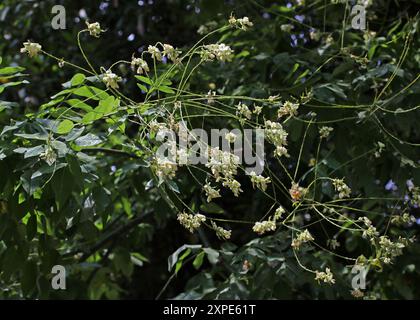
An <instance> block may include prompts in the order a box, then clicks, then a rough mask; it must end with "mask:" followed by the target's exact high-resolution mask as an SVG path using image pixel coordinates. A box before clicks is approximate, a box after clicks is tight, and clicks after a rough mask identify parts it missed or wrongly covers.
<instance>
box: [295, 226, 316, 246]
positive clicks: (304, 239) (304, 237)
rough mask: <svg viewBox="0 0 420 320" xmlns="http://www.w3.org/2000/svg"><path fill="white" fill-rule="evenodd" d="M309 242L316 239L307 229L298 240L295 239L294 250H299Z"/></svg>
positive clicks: (299, 235) (300, 234)
mask: <svg viewBox="0 0 420 320" xmlns="http://www.w3.org/2000/svg"><path fill="white" fill-rule="evenodd" d="M309 241H314V237H313V236H312V235H311V234H310V233H309V231H308V230H307V229H305V230H304V231H302V232H301V233H299V234H298V236H297V237H296V238H294V239H293V241H292V248H294V249H296V250H299V248H300V247H301V246H302V244H304V243H306V242H309Z"/></svg>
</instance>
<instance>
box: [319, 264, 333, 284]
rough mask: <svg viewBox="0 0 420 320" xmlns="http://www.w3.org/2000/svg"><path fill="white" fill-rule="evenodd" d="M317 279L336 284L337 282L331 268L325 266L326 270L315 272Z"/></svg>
mask: <svg viewBox="0 0 420 320" xmlns="http://www.w3.org/2000/svg"><path fill="white" fill-rule="evenodd" d="M315 274H316V275H315V280H316V281H318V282H320V281H322V282H324V283H328V284H334V283H335V279H334V275H333V274H332V272H331V270H330V268H325V272H323V271H316V272H315Z"/></svg>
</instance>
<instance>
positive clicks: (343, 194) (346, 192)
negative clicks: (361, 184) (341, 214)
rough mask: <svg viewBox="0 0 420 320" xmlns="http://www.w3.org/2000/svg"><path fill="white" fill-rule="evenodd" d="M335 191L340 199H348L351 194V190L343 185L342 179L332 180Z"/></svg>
mask: <svg viewBox="0 0 420 320" xmlns="http://www.w3.org/2000/svg"><path fill="white" fill-rule="evenodd" d="M332 183H333V185H334V188H335V191H337V192H338V193H339V194H338V197H339V198H340V199H344V198H348V197H350V194H351V189H350V188H349V186H348V185H346V184H345V183H344V179H333V181H332Z"/></svg>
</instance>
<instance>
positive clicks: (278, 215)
mask: <svg viewBox="0 0 420 320" xmlns="http://www.w3.org/2000/svg"><path fill="white" fill-rule="evenodd" d="M285 212H286V211H285V210H284V208H283V207H282V206H280V207H278V208H277V209H276V211H275V212H274V221H277V220H278V219H280V218H281V216H282V215H283V213H285Z"/></svg>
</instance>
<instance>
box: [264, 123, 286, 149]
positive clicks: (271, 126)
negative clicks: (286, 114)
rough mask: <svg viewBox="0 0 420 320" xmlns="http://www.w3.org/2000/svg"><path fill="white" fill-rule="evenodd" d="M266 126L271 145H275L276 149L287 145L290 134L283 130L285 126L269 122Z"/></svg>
mask: <svg viewBox="0 0 420 320" xmlns="http://www.w3.org/2000/svg"><path fill="white" fill-rule="evenodd" d="M264 125H265V134H266V136H267V139H268V140H269V141H270V142H271V143H273V144H274V145H275V146H276V147H282V146H285V145H287V136H288V133H287V132H286V131H285V130H284V129H283V126H282V125H281V124H280V123H278V122H272V121H270V120H267V121H265V123H264ZM279 151H280V150H279ZM283 151H284V150H283ZM286 154H287V152H286Z"/></svg>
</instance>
